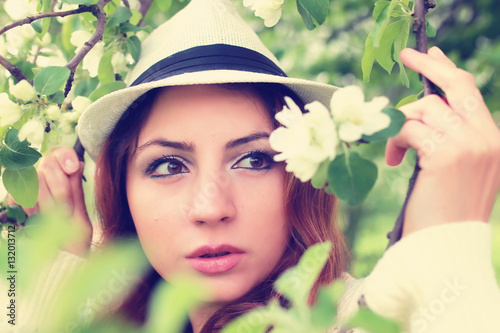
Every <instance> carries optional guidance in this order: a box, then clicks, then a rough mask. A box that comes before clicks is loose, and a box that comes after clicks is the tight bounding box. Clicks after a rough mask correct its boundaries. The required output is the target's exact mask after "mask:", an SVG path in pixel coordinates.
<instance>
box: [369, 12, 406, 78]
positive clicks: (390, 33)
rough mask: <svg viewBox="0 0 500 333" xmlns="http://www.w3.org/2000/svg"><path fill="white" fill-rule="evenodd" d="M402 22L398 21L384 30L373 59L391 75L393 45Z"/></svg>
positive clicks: (399, 32)
mask: <svg viewBox="0 0 500 333" xmlns="http://www.w3.org/2000/svg"><path fill="white" fill-rule="evenodd" d="M403 25H404V21H403V20H398V21H395V22H393V23H391V24H389V25H388V26H387V28H386V29H385V30H384V36H383V38H382V40H381V41H380V44H379V47H377V48H375V59H377V62H378V63H379V64H380V66H382V68H383V69H385V70H386V71H387V73H389V74H391V71H392V68H393V67H394V64H395V61H394V59H393V57H392V55H393V51H392V48H393V44H394V41H395V40H396V38H397V37H398V36H399V35H400V34H401V29H402V28H403Z"/></svg>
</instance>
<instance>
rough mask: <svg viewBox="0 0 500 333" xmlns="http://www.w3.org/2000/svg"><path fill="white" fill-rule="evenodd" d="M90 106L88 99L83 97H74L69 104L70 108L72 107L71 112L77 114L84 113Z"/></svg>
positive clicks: (90, 102)
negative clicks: (73, 111)
mask: <svg viewBox="0 0 500 333" xmlns="http://www.w3.org/2000/svg"><path fill="white" fill-rule="evenodd" d="M90 104H92V101H91V100H90V98H88V97H84V96H76V97H75V99H74V100H73V101H72V102H71V106H73V110H75V111H77V112H79V113H80V114H81V113H82V112H83V111H85V109H87V108H88V107H89V105H90Z"/></svg>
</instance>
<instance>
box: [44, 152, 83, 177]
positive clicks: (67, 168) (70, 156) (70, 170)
mask: <svg viewBox="0 0 500 333" xmlns="http://www.w3.org/2000/svg"><path fill="white" fill-rule="evenodd" d="M51 155H52V156H54V157H55V159H56V160H57V162H58V163H59V166H60V167H61V169H62V170H63V171H64V172H65V173H66V174H67V175H72V174H75V173H78V172H79V171H80V161H79V160H78V156H77V155H76V152H75V151H74V150H73V149H72V148H70V147H58V148H56V149H54V150H53V151H52V152H51Z"/></svg>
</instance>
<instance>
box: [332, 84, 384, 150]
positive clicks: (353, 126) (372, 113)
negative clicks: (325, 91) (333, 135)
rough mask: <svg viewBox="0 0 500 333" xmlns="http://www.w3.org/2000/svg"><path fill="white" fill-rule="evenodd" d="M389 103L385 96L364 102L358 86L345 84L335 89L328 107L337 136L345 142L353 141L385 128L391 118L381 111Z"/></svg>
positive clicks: (363, 96)
mask: <svg viewBox="0 0 500 333" xmlns="http://www.w3.org/2000/svg"><path fill="white" fill-rule="evenodd" d="M388 104H389V99H388V98H387V97H383V96H382V97H375V98H374V99H373V100H372V101H371V102H365V95H364V94H363V91H362V90H361V88H360V87H358V86H347V87H345V88H342V89H339V90H337V91H336V92H335V93H334V94H333V96H332V99H331V102H330V107H331V112H332V115H333V118H334V120H335V123H336V124H338V126H339V128H338V131H339V138H340V139H341V140H342V141H345V142H355V141H357V140H359V139H361V136H362V135H372V134H374V133H376V132H379V131H381V130H383V129H385V128H387V127H388V126H389V125H390V123H391V118H390V117H389V116H388V115H387V114H385V113H383V112H382V109H383V108H384V107H386V106H387V105H388Z"/></svg>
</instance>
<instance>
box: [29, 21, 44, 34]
mask: <svg viewBox="0 0 500 333" xmlns="http://www.w3.org/2000/svg"><path fill="white" fill-rule="evenodd" d="M31 27H32V28H33V30H35V32H36V33H38V34H40V33H42V30H43V27H42V21H41V20H38V21H34V22H31Z"/></svg>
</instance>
